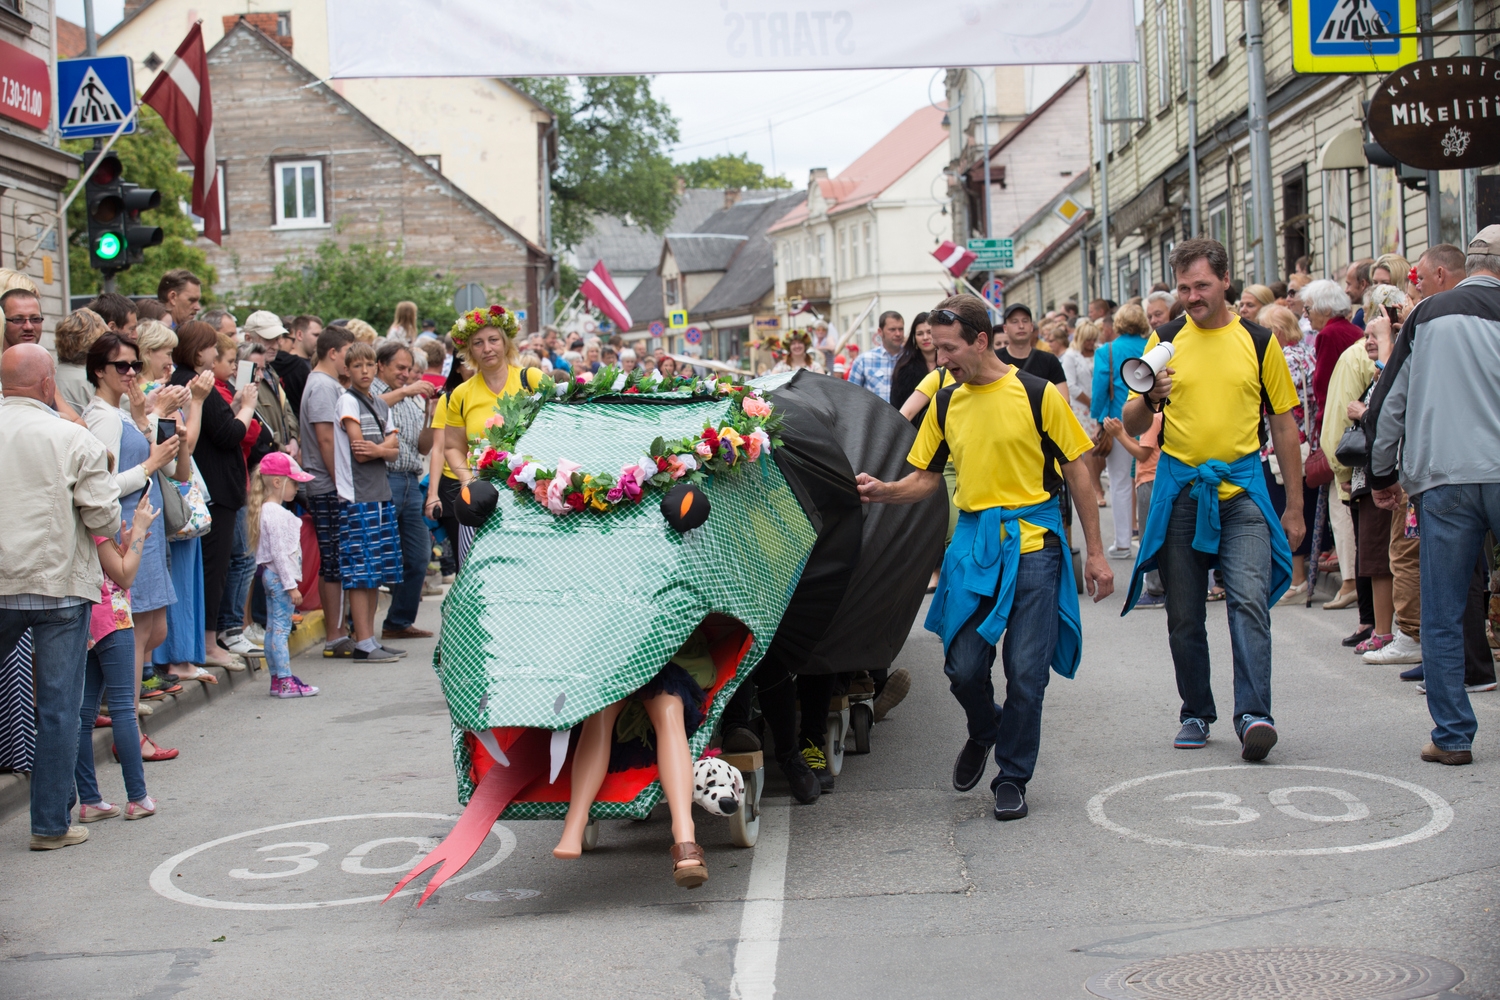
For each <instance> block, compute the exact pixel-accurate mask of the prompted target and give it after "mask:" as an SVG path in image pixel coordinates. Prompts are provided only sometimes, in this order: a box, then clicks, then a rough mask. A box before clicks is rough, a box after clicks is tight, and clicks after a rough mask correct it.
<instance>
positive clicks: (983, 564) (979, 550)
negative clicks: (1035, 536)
mask: <svg viewBox="0 0 1500 1000" xmlns="http://www.w3.org/2000/svg"><path fill="white" fill-rule="evenodd" d="M1022 519H1024V520H1026V521H1027V522H1028V523H1030V524H1034V525H1036V526H1037V527H1041V528H1046V529H1048V530H1050V531H1052V532H1053V533H1054V534H1056V535H1057V537H1058V538H1060V539H1066V538H1067V537H1068V535H1067V532H1066V531H1065V530H1064V529H1063V523H1062V513H1061V511H1060V510H1059V509H1058V506H1057V500H1056V499H1055V498H1052V497H1049V498H1047V499H1046V500H1044V501H1042V502H1041V503H1039V504H1033V505H1031V506H1029V507H991V508H989V509H988V510H983V511H980V512H978V513H974V512H971V511H966V510H965V511H960V512H959V514H958V527H957V528H955V529H954V532H953V541H952V542H950V543H949V545H948V550H947V552H945V553H944V554H943V571H942V574H941V576H940V577H939V578H938V587H937V593H936V594H934V595H933V598H932V606H931V607H930V608H929V609H928V611H927V621H926V622H925V623H924V626H925V627H926V629H927V630H928V631H929V632H936V633H937V634H938V635H940V636H942V638H943V650H944V651H945V652H946V651H947V649H948V646H949V644H950V643H952V641H953V637H954V636H956V635H957V634H958V631H959V629H961V628H963V626H964V623H965V622H967V621H968V620H969V619H970V618H972V617H973V615H974V612H975V611H977V610H979V602H980V601H981V600H983V599H984V598H986V597H988V596H990V595H991V594H994V595H996V600H995V607H994V609H993V610H992V611H991V612H990V613H989V615H988V616H987V617H986V618H985V619H984V621H983V622H982V623H980V626H979V634H980V635H981V636H982V637H983V638H984V640H985V641H986V642H989V643H998V642H999V641H1000V636H1001V635H1002V634H1004V632H1005V625H1006V622H1007V621H1008V620H1009V618H1010V609H1011V607H1012V605H1013V604H1014V603H1015V599H1016V577H1017V575H1018V574H1019V572H1020V568H1021V526H1020V525H1019V524H1017V523H1016V522H1017V521H1020V520H1022ZM1002 526H1004V528H1005V537H1004V538H1003V539H1002V538H1001V537H1000V529H1001V527H1002ZM1057 611H1058V615H1059V616H1060V618H1061V621H1060V622H1059V625H1060V626H1061V627H1060V628H1058V630H1057V645H1056V647H1054V649H1053V651H1052V669H1053V670H1056V671H1057V672H1058V673H1059V674H1061V675H1062V676H1064V677H1072V676H1073V675H1074V674H1076V673H1077V672H1078V660H1079V656H1080V654H1081V652H1082V649H1083V626H1082V623H1081V621H1080V619H1079V616H1078V590H1077V587H1076V586H1075V584H1074V582H1073V560H1072V559H1070V558H1069V557H1068V553H1067V551H1066V550H1065V551H1064V552H1063V559H1062V572H1060V573H1059V574H1058V580H1057Z"/></svg>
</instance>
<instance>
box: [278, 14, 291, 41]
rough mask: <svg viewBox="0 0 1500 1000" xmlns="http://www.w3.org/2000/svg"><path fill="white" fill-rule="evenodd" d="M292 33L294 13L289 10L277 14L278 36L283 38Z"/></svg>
mask: <svg viewBox="0 0 1500 1000" xmlns="http://www.w3.org/2000/svg"><path fill="white" fill-rule="evenodd" d="M291 33H292V12H291V11H289V10H283V11H279V12H278V13H277V14H276V34H277V35H278V36H280V37H282V38H286V37H288V36H290V35H291Z"/></svg>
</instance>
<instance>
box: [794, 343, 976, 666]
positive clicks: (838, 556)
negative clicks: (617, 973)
mask: <svg viewBox="0 0 1500 1000" xmlns="http://www.w3.org/2000/svg"><path fill="white" fill-rule="evenodd" d="M772 397H773V401H774V404H775V406H776V409H777V410H778V411H779V412H780V413H781V414H782V416H783V419H784V424H783V427H782V431H781V439H782V441H783V442H784V445H783V447H782V448H780V449H778V450H777V451H776V453H775V455H776V462H777V464H778V466H779V467H780V468H781V472H782V475H784V476H785V477H786V480H787V482H788V483H789V484H790V485H791V487H792V492H793V493H795V494H796V496H797V499H798V501H799V502H801V504H802V507H803V509H804V510H806V511H807V516H808V519H809V520H810V521H812V524H813V527H814V528H816V529H817V531H818V542H817V545H816V546H814V548H813V551H812V554H811V555H810V556H809V557H808V561H807V568H806V569H804V570H803V572H802V578H801V580H800V581H799V582H798V584H797V589H796V590H795V591H794V592H793V594H792V600H791V604H790V605H789V606H788V608H787V612H786V615H785V616H784V617H783V618H782V621H781V626H780V627H779V628H778V629H777V631H776V636H775V638H774V639H773V640H772V643H771V646H770V648H769V649H768V650H767V652H766V659H767V660H770V659H772V658H776V659H781V660H783V661H784V662H785V663H786V664H787V666H788V668H789V669H790V670H791V671H792V672H793V673H799V674H834V673H844V672H847V671H852V670H879V669H883V668H885V667H888V666H890V663H891V661H892V660H893V659H895V657H896V654H897V653H899V652H900V651H901V646H902V644H903V643H904V642H905V641H906V636H907V633H908V632H909V631H910V630H911V626H912V622H913V621H914V620H915V618H916V614H917V610H918V608H920V607H921V604H922V597H923V595H924V594H925V593H926V589H927V580H928V578H929V577H930V576H931V574H932V570H933V568H934V567H936V566H937V563H938V560H939V558H941V555H942V550H943V538H944V536H945V534H946V533H947V530H948V506H947V504H948V501H947V496H946V494H945V492H944V491H942V490H939V491H938V492H937V493H935V494H934V495H932V496H930V497H928V498H927V499H926V500H924V501H922V502H921V503H917V504H909V505H901V506H896V505H886V504H871V505H868V506H866V505H862V504H861V503H860V501H859V493H858V491H857V490H856V489H855V486H854V476H855V473H858V472H867V473H869V474H870V475H872V476H875V477H876V478H878V479H883V480H886V481H891V480H895V479H900V478H901V477H902V476H905V475H906V474H907V473H909V472H911V471H912V470H911V466H909V465H907V464H906V455H907V453H908V452H909V451H910V450H911V445H912V442H913V441H914V440H915V439H916V428H914V427H913V426H912V425H911V424H910V423H908V422H907V421H906V420H903V419H902V417H901V414H900V412H899V411H898V410H897V409H896V408H895V407H894V406H892V405H891V404H890V403H888V402H886V401H885V400H883V399H881V398H880V397H878V396H876V395H875V394H874V393H872V392H870V391H869V390H868V389H864V388H862V387H860V386H857V385H850V384H849V383H848V382H845V381H844V380H843V379H839V378H833V377H831V376H827V375H816V374H813V373H812V372H808V371H806V370H803V371H799V372H797V373H796V374H795V375H793V376H792V378H791V380H790V381H788V382H787V383H785V384H784V385H782V386H780V387H779V388H776V389H774V390H772Z"/></svg>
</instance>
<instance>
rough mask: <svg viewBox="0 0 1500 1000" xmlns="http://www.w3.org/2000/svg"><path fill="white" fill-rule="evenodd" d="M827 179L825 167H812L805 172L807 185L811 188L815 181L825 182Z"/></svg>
mask: <svg viewBox="0 0 1500 1000" xmlns="http://www.w3.org/2000/svg"><path fill="white" fill-rule="evenodd" d="M827 179H828V168H827V167H813V168H812V169H811V170H809V171H808V172H807V183H808V186H809V187H811V186H812V185H813V184H814V183H816V182H817V181H826V180H827Z"/></svg>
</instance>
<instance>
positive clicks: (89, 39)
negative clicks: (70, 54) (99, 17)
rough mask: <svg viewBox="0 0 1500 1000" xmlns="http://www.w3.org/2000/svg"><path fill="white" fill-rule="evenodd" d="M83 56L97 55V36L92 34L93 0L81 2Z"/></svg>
mask: <svg viewBox="0 0 1500 1000" xmlns="http://www.w3.org/2000/svg"><path fill="white" fill-rule="evenodd" d="M83 54H84V55H86V56H90V57H92V56H97V55H98V54H99V36H98V35H96V34H95V33H94V0H83Z"/></svg>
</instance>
